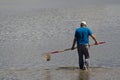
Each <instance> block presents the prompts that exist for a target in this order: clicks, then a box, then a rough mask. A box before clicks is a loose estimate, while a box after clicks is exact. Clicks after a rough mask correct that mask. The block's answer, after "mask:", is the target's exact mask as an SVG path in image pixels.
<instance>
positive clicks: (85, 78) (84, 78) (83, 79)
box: [78, 71, 90, 80]
mask: <svg viewBox="0 0 120 80" xmlns="http://www.w3.org/2000/svg"><path fill="white" fill-rule="evenodd" d="M78 74H79V77H78V80H90V79H89V71H79V72H78Z"/></svg>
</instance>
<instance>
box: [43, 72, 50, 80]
mask: <svg viewBox="0 0 120 80" xmlns="http://www.w3.org/2000/svg"><path fill="white" fill-rule="evenodd" d="M44 80H51V75H50V70H45V74H44Z"/></svg>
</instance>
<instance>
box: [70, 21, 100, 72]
mask: <svg viewBox="0 0 120 80" xmlns="http://www.w3.org/2000/svg"><path fill="white" fill-rule="evenodd" d="M89 36H91V37H92V39H93V40H94V42H95V44H96V45H98V42H97V40H96V38H95V35H94V34H92V31H91V30H90V29H89V28H88V27H87V24H86V22H85V21H82V22H81V24H80V27H79V28H77V29H76V31H75V37H74V40H73V44H72V48H71V49H72V50H73V49H75V44H76V42H77V50H78V56H79V68H80V69H82V70H86V69H87V68H88V59H89V57H90V56H89V52H88V46H89ZM84 58H85V60H84Z"/></svg>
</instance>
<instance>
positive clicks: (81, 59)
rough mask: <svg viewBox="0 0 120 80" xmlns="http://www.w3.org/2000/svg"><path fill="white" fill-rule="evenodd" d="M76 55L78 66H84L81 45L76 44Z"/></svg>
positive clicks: (81, 67)
mask: <svg viewBox="0 0 120 80" xmlns="http://www.w3.org/2000/svg"><path fill="white" fill-rule="evenodd" d="M78 56H79V68H80V69H83V68H84V60H83V53H82V45H79V46H78Z"/></svg>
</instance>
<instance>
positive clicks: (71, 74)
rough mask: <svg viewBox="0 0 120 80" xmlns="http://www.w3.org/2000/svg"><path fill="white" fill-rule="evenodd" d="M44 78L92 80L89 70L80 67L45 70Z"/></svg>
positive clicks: (47, 79) (45, 79)
mask: <svg viewBox="0 0 120 80" xmlns="http://www.w3.org/2000/svg"><path fill="white" fill-rule="evenodd" d="M44 71H45V72H44V74H43V76H44V77H43V80H90V78H89V71H82V70H79V69H71V68H70V69H68V68H67V69H56V70H49V69H48V70H44Z"/></svg>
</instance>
